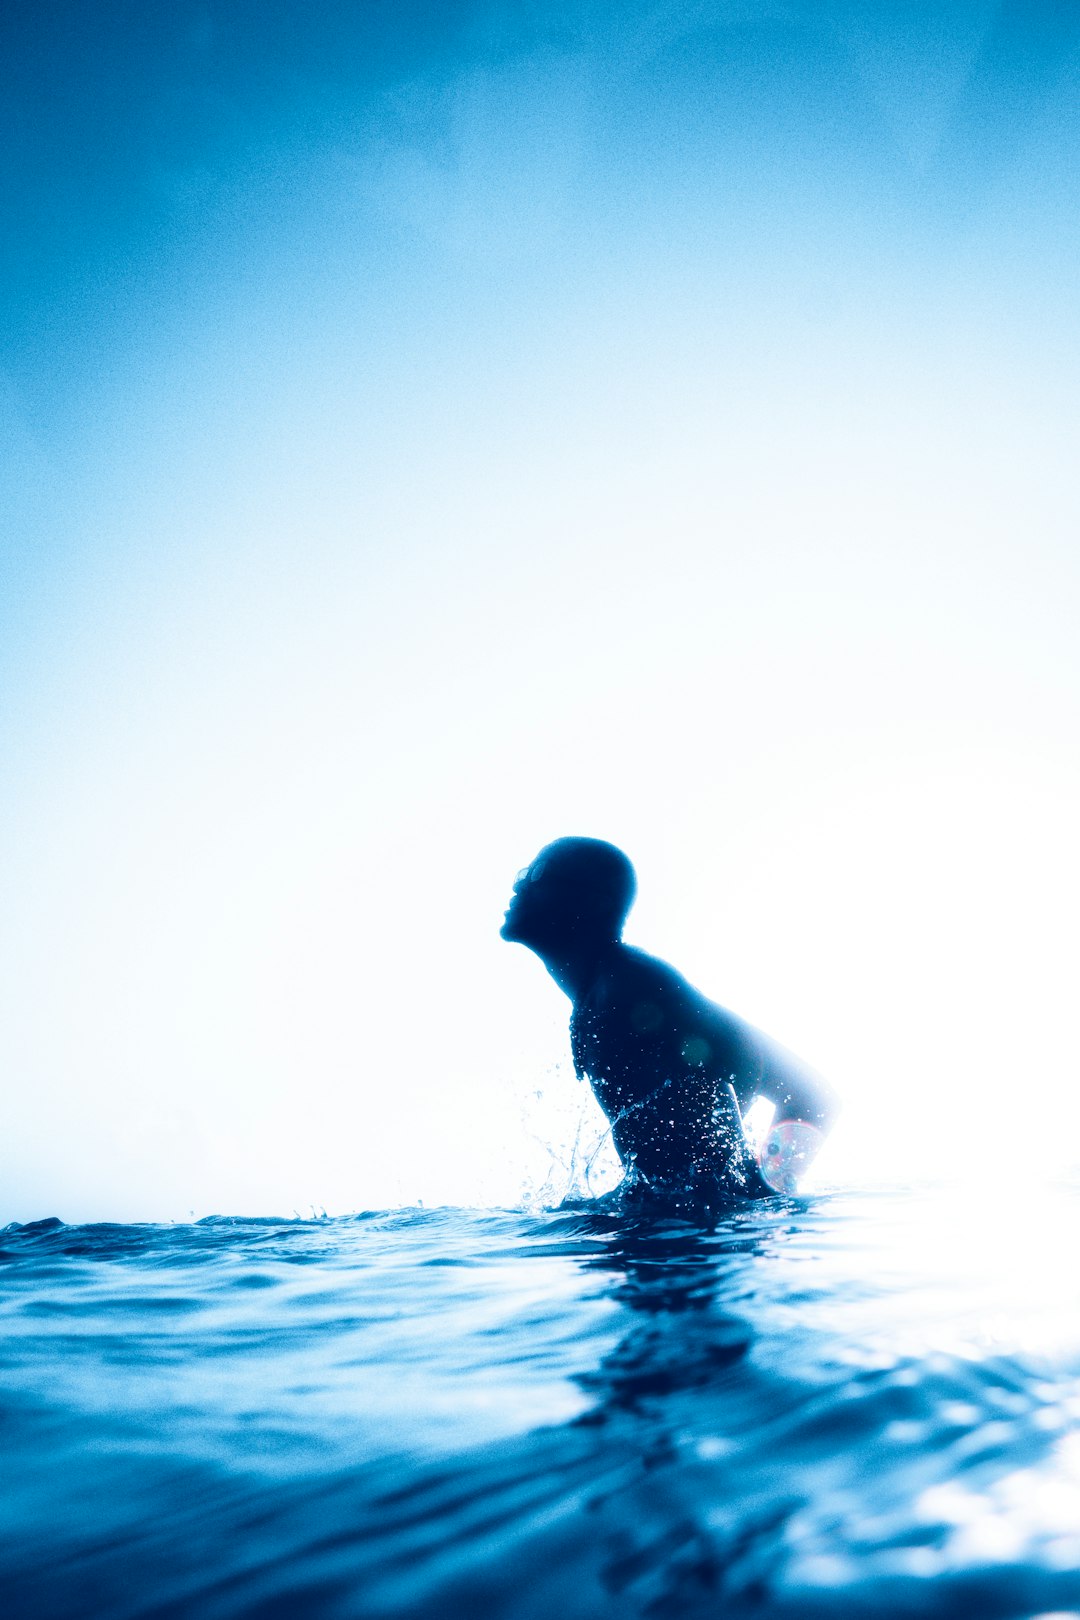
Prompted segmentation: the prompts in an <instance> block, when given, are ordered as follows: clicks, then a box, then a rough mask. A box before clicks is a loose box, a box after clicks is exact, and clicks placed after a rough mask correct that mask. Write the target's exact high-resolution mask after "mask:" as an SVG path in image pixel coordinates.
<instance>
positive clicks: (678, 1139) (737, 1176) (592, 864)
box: [502, 838, 834, 1196]
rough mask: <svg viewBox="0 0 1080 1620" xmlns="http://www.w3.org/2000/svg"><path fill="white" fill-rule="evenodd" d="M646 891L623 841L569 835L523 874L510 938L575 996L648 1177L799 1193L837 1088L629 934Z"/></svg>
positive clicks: (627, 1160)
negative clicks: (750, 1112)
mask: <svg viewBox="0 0 1080 1620" xmlns="http://www.w3.org/2000/svg"><path fill="white" fill-rule="evenodd" d="M635 889H636V880H635V877H634V872H633V868H632V866H631V865H630V862H629V861H628V860H627V858H626V856H625V855H623V854H622V852H621V851H620V850H617V849H615V847H614V846H613V845H610V844H605V843H602V842H601V841H600V840H597V839H584V838H563V839H559V840H557V842H556V843H554V844H549V845H547V846H546V848H545V849H543V850H541V852H540V854H539V855H538V856H537V857H536V859H535V861H533V862H532V864H531V865H530V866H529V867H527V868H526V869H525V871H524V872H522V873H521V874H520V875H519V877H518V880H517V883H516V884H515V888H514V898H513V900H512V901H511V904H510V907H509V908H508V910H507V913H506V918H505V921H504V923H503V927H502V936H503V938H504V939H507V940H512V941H517V942H519V943H521V944H524V945H528V946H529V947H530V949H532V950H534V951H535V952H536V953H537V955H538V956H540V958H541V960H542V961H543V962H544V964H545V966H546V967H547V968H548V970H549V972H550V973H551V974H552V976H553V977H554V978H555V980H556V982H557V983H558V984H559V985H560V987H561V988H562V989H563V990H564V991H565V992H566V994H567V995H569V996H570V998H571V1000H572V1001H573V1013H572V1016H571V1021H570V1036H571V1045H572V1050H573V1056H574V1065H575V1068H576V1070H577V1072H578V1074H579V1075H580V1076H583V1077H585V1078H587V1079H588V1080H589V1081H590V1083H591V1085H592V1088H593V1090H594V1092H595V1094H596V1097H597V1100H598V1101H599V1103H600V1106H601V1107H602V1108H603V1110H604V1112H605V1113H606V1114H607V1116H608V1118H609V1119H610V1121H611V1125H612V1137H613V1140H614V1143H615V1146H616V1149H617V1150H618V1153H619V1156H620V1158H621V1159H622V1160H623V1163H624V1164H625V1165H626V1166H627V1167H628V1169H632V1171H633V1173H634V1175H635V1176H636V1177H638V1178H642V1179H644V1180H645V1181H646V1182H648V1183H649V1184H651V1185H654V1186H663V1187H667V1188H672V1189H680V1190H693V1191H695V1192H696V1193H701V1194H702V1195H704V1196H708V1195H709V1194H710V1193H712V1192H716V1193H719V1194H733V1193H735V1194H738V1193H741V1194H743V1195H744V1196H746V1195H749V1196H760V1195H762V1194H764V1193H766V1192H768V1191H770V1190H784V1191H791V1190H793V1187H794V1179H793V1177H794V1173H795V1172H796V1171H797V1169H798V1168H799V1167H800V1166H801V1164H803V1163H805V1162H806V1160H807V1158H808V1156H809V1153H810V1151H811V1150H812V1149H813V1148H814V1147H816V1145H817V1141H818V1140H820V1133H821V1132H822V1131H823V1130H824V1129H825V1128H826V1127H827V1126H828V1124H829V1123H830V1120H831V1115H832V1112H833V1109H834V1102H833V1098H832V1094H831V1092H830V1091H829V1088H828V1087H827V1086H825V1084H824V1082H823V1081H822V1080H821V1079H820V1078H819V1077H818V1076H816V1075H814V1074H813V1073H812V1072H811V1071H810V1070H808V1069H807V1068H805V1066H804V1065H803V1064H801V1063H800V1062H799V1060H798V1059H796V1058H794V1057H793V1056H792V1055H791V1054H790V1053H787V1052H784V1051H783V1050H782V1048H780V1047H777V1046H776V1045H775V1044H774V1043H772V1042H770V1041H768V1040H767V1039H766V1037H764V1036H762V1035H760V1034H759V1033H758V1032H757V1031H756V1030H753V1029H751V1028H750V1026H749V1025H747V1024H744V1023H743V1022H742V1021H741V1020H740V1019H738V1018H736V1017H735V1016H734V1015H733V1014H731V1013H729V1012H726V1011H725V1010H724V1009H723V1008H722V1007H719V1006H717V1005H716V1003H715V1002H712V1001H710V1000H708V999H707V998H706V997H705V996H703V995H702V994H701V993H700V992H699V991H697V990H695V989H694V988H693V987H692V986H691V985H690V984H688V983H687V981H686V980H685V979H684V978H683V977H682V976H681V975H680V974H679V973H677V972H676V971H675V969H674V968H672V967H669V966H668V964H667V963H665V962H661V961H658V960H657V959H656V958H655V957H651V956H648V955H646V954H645V952H643V951H639V950H636V949H635V948H634V947H632V946H629V945H625V944H623V943H622V940H621V934H622V927H623V922H624V920H625V916H626V913H627V911H628V910H629V908H630V905H631V903H632V901H633V897H634V893H635ZM758 1095H761V1096H765V1097H767V1098H769V1099H770V1100H771V1101H772V1102H774V1103H775V1104H776V1118H775V1120H774V1124H773V1128H772V1130H771V1131H770V1136H769V1138H768V1139H767V1141H766V1143H765V1145H764V1157H763V1161H762V1162H763V1170H764V1173H762V1170H759V1168H758V1165H757V1164H756V1163H755V1160H754V1158H753V1156H752V1155H751V1154H750V1152H749V1150H748V1148H747V1146H746V1144H745V1141H744V1138H743V1133H742V1126H741V1121H740V1117H739V1116H740V1109H744V1108H746V1107H747V1106H748V1104H749V1103H750V1102H752V1101H753V1099H754V1097H755V1096H758Z"/></svg>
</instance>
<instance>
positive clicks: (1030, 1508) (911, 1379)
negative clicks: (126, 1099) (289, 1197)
mask: <svg viewBox="0 0 1080 1620" xmlns="http://www.w3.org/2000/svg"><path fill="white" fill-rule="evenodd" d="M1077 1209H1078V1189H1077V1188H1075V1187H1061V1188H1058V1189H1056V1190H1054V1191H1047V1190H1044V1191H1043V1192H1042V1193H1040V1194H1039V1195H1038V1196H1035V1195H1030V1196H1026V1197H1025V1198H1024V1199H1023V1200H1013V1201H1010V1200H1009V1199H1007V1198H1005V1197H1002V1196H997V1197H994V1198H984V1199H981V1200H979V1201H977V1202H973V1201H972V1200H971V1199H970V1198H961V1197H959V1196H958V1195H956V1194H949V1193H946V1192H943V1191H940V1190H936V1191H935V1190H930V1189H921V1190H920V1189H911V1188H908V1189H897V1190H894V1191H891V1192H883V1191H877V1192H860V1193H846V1194H831V1195H826V1196H822V1197H820V1198H818V1199H816V1200H814V1201H812V1202H798V1201H787V1202H777V1203H774V1204H769V1205H760V1204H759V1205H755V1206H752V1207H748V1208H746V1209H744V1210H741V1211H738V1212H736V1213H733V1214H731V1215H730V1216H728V1217H726V1218H724V1219H722V1220H720V1221H718V1222H716V1223H715V1224H712V1225H709V1226H701V1225H695V1224H693V1223H691V1222H689V1221H686V1220H682V1219H673V1218H672V1219H657V1218H646V1217H643V1216H640V1215H638V1216H635V1215H633V1214H631V1213H630V1212H628V1211H625V1210H624V1211H620V1210H618V1209H617V1208H608V1209H604V1208H602V1207H596V1206H594V1207H589V1206H578V1207H575V1208H570V1209H567V1208H564V1209H561V1210H558V1211H554V1212H548V1213H540V1214H535V1215H528V1214H522V1213H520V1212H502V1213H500V1212H490V1211H488V1212H475V1211H474V1212H470V1211H463V1210H450V1209H445V1210H434V1211H423V1210H400V1211H392V1212H387V1213H383V1214H369V1215H365V1216H360V1217H356V1218H352V1219H340V1220H333V1221H312V1222H300V1221H296V1222H281V1221H260V1220H212V1221H208V1222H200V1223H198V1224H197V1225H192V1226H174V1227H148V1226H142V1227H138V1226H135V1227H133V1226H94V1227H65V1226H63V1225H60V1224H59V1223H39V1224H37V1225H34V1226H29V1227H11V1228H8V1229H7V1230H6V1231H4V1232H3V1233H0V1262H2V1263H0V1312H2V1324H3V1334H4V1342H5V1354H4V1358H3V1367H2V1372H0V1421H2V1432H3V1442H4V1459H5V1470H4V1491H3V1496H2V1506H0V1527H2V1531H3V1548H4V1550H3V1553H2V1555H0V1556H2V1577H3V1579H2V1585H3V1589H4V1593H5V1601H4V1613H5V1615H7V1616H12V1617H15V1616H23V1615H26V1616H30V1615H33V1616H35V1617H39V1620H47V1617H50V1616H65V1617H66V1616H76V1615H79V1616H83V1615H91V1614H94V1615H98V1614H100V1615H109V1616H110V1617H115V1620H127V1617H134V1616H151V1615H153V1616H159V1617H169V1616H174V1617H179V1616H186V1615H192V1616H194V1615H198V1616H200V1617H205V1620H219V1617H232V1616H241V1615H244V1616H249V1615H259V1616H275V1615H280V1616H302V1617H308V1616H312V1617H323V1616H326V1617H335V1620H336V1617H345V1616H391V1615H395V1616H398V1615H399V1616H404V1615H409V1616H416V1615H432V1616H435V1615H439V1616H448V1615H449V1616H453V1615H462V1616H464V1615H469V1616H478V1615H492V1616H494V1615H507V1616H513V1617H514V1620H532V1617H534V1616H535V1617H537V1620H539V1617H540V1616H542V1615H543V1616H549V1615H550V1614H551V1613H553V1612H555V1613H558V1614H559V1615H560V1620H567V1617H571V1616H581V1617H582V1620H584V1617H586V1616H588V1617H595V1616H602V1615H605V1614H613V1615H614V1614H619V1615H638V1614H641V1615H661V1616H662V1615H668V1614H670V1615H678V1616H680V1617H682V1616H691V1617H692V1616H696V1615H698V1614H701V1615H706V1614H708V1615H715V1614H717V1613H723V1614H725V1615H735V1616H740V1615H744V1614H745V1615H747V1616H749V1615H756V1616H761V1615H776V1616H785V1617H786V1616H792V1617H794V1616H799V1617H800V1620H802V1617H816V1616H822V1617H824V1616H835V1615H836V1614H837V1613H840V1612H842V1613H843V1614H844V1615H845V1617H846V1616H856V1617H858V1616H862V1615H867V1616H869V1615H871V1614H873V1615H874V1616H876V1617H881V1616H901V1615H909V1614H910V1615H915V1614H918V1615H920V1616H938V1615H941V1616H945V1615H950V1616H951V1615H957V1616H961V1615H964V1616H970V1615H978V1616H980V1617H988V1620H994V1617H1001V1620H1006V1617H1008V1620H1013V1617H1015V1620H1020V1617H1021V1616H1031V1615H1034V1614H1037V1613H1040V1612H1041V1613H1047V1612H1050V1611H1059V1612H1060V1611H1067V1610H1069V1609H1070V1608H1073V1607H1075V1606H1077V1605H1080V1313H1078V1311H1077V1294H1078V1292H1080V1290H1078V1287H1077V1283H1076V1281H1075V1267H1074V1266H1073V1265H1072V1263H1071V1258H1070V1257H1071V1253H1072V1249H1073V1247H1074V1242H1073V1239H1072V1235H1071V1234H1072V1233H1073V1232H1074V1231H1075V1226H1076V1216H1077Z"/></svg>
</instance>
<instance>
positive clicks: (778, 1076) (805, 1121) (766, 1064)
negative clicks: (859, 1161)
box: [754, 1036, 839, 1193]
mask: <svg viewBox="0 0 1080 1620" xmlns="http://www.w3.org/2000/svg"><path fill="white" fill-rule="evenodd" d="M758 1039H759V1050H760V1053H761V1073H760V1077H759V1079H758V1082H757V1085H756V1087H755V1088H754V1089H755V1092H756V1094H757V1095H758V1096H762V1097H765V1098H767V1099H768V1100H769V1101H770V1102H772V1103H774V1104H775V1107H776V1112H775V1114H774V1115H773V1119H772V1123H771V1124H770V1126H769V1129H768V1131H767V1132H766V1133H765V1137H764V1140H763V1141H762V1143H761V1146H760V1147H759V1149H758V1166H759V1168H760V1170H761V1174H762V1176H763V1177H764V1179H765V1180H766V1182H767V1183H768V1184H769V1186H770V1187H771V1188H772V1189H773V1191H774V1192H783V1193H793V1192H795V1191H796V1189H797V1185H798V1182H799V1180H800V1179H801V1177H802V1176H803V1175H805V1173H806V1171H807V1169H808V1168H809V1166H810V1164H811V1162H812V1161H813V1160H814V1159H815V1158H816V1157H817V1154H818V1151H819V1149H820V1148H821V1145H822V1143H823V1142H824V1140H825V1136H826V1133H827V1132H828V1131H829V1130H830V1129H831V1128H832V1125H833V1122H834V1121H835V1119H836V1115H837V1112H838V1110H839V1099H838V1098H837V1095H836V1093H835V1091H834V1090H833V1088H832V1087H831V1086H830V1085H829V1084H828V1082H827V1081H826V1080H823V1079H822V1077H821V1075H819V1074H817V1073H816V1072H815V1071H814V1070H813V1069H811V1068H808V1067H807V1065H806V1064H805V1063H803V1062H802V1061H801V1060H800V1059H799V1058H797V1057H795V1056H794V1054H793V1053H791V1052H786V1051H785V1050H784V1048H783V1047H780V1046H777V1045H776V1043H775V1042H773V1041H770V1040H768V1039H767V1038H766V1037H764V1036H759V1038H758Z"/></svg>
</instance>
